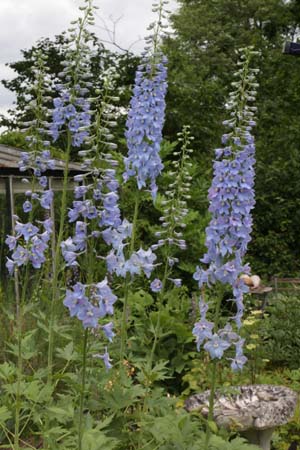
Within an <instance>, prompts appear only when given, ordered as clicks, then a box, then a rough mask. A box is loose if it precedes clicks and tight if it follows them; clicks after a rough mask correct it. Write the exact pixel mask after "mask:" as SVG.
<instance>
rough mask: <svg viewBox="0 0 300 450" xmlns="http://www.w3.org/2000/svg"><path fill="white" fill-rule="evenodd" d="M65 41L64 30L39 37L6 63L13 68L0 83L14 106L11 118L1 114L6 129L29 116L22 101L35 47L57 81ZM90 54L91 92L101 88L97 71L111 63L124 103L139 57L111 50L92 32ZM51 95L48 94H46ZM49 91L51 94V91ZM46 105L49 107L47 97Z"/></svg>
mask: <svg viewBox="0 0 300 450" xmlns="http://www.w3.org/2000/svg"><path fill="white" fill-rule="evenodd" d="M66 43H67V38H66V35H65V33H61V34H60V35H58V36H56V37H55V39H54V40H51V39H49V38H46V39H45V38H43V39H41V40H39V41H38V42H37V43H36V44H35V45H34V46H32V47H31V48H29V49H27V50H22V51H21V52H22V55H23V59H22V60H20V61H16V62H12V63H9V64H7V65H8V66H9V67H10V68H11V69H13V70H14V71H15V72H16V76H15V78H13V79H12V80H5V79H4V80H1V83H2V84H3V85H4V86H5V87H6V88H7V89H9V90H10V91H12V92H14V93H15V95H16V102H15V108H14V109H12V110H10V111H9V113H10V116H11V118H8V117H4V116H1V118H0V126H5V127H7V128H8V129H16V128H18V127H19V125H20V122H22V121H28V120H30V117H28V114H27V113H26V105H27V104H28V101H29V100H30V98H28V93H27V90H26V88H27V87H28V86H30V85H31V84H32V82H33V79H34V78H33V72H32V66H33V62H34V61H35V59H36V53H37V50H42V52H43V54H46V55H47V56H48V69H49V75H50V78H51V80H52V81H53V82H58V80H59V76H58V74H59V73H60V72H61V71H62V69H63V66H62V61H63V60H64V50H63V49H64V46H65V44H66ZM92 50H93V57H92V69H91V71H92V74H93V78H92V80H91V81H92V83H93V90H92V92H91V95H93V94H94V91H95V89H97V88H100V89H101V81H100V77H99V75H100V73H101V72H102V71H103V70H105V69H107V68H108V67H115V69H116V71H117V72H118V74H119V78H118V86H119V87H122V90H121V99H120V105H121V106H127V104H128V102H129V98H130V95H131V92H130V86H131V84H132V83H133V78H134V73H135V69H136V66H137V63H138V60H139V58H138V57H136V56H134V55H133V54H132V53H130V52H123V53H114V52H111V51H109V50H107V49H106V48H105V47H104V46H103V44H102V43H101V42H100V40H99V39H98V38H97V37H96V36H95V35H94V39H93V49H92ZM50 95H51V94H50ZM52 95H53V94H52ZM49 107H50V108H51V107H52V102H51V100H50V101H49Z"/></svg>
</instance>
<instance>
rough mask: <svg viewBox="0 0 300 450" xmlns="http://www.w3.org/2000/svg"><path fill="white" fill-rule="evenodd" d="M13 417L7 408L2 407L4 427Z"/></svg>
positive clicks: (0, 409)
mask: <svg viewBox="0 0 300 450" xmlns="http://www.w3.org/2000/svg"><path fill="white" fill-rule="evenodd" d="M11 417H12V414H11V412H10V411H9V410H8V408H7V407H6V406H0V423H2V424H3V425H4V424H5V422H6V421H7V420H8V419H10V418H11Z"/></svg>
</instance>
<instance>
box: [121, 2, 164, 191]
mask: <svg viewBox="0 0 300 450" xmlns="http://www.w3.org/2000/svg"><path fill="white" fill-rule="evenodd" d="M166 3H167V2H166V1H164V0H160V2H159V3H157V4H154V7H153V11H154V12H156V13H157V14H158V20H157V22H154V23H152V24H150V26H149V28H148V29H149V31H150V33H151V34H150V35H149V36H148V37H147V38H146V48H145V51H144V53H143V57H142V62H141V64H140V65H139V67H138V69H137V72H136V77H135V86H134V90H133V97H132V99H131V102H130V108H129V112H128V118H127V122H126V133H125V136H126V140H127V146H128V156H127V157H126V158H125V172H124V174H123V177H124V180H125V181H127V180H128V179H129V178H130V177H136V180H137V185H138V188H139V189H142V188H144V187H148V186H149V185H150V186H149V187H150V191H151V195H152V197H153V199H155V197H156V194H157V185H156V178H157V177H158V175H159V174H160V172H161V171H162V169H163V164H162V162H161V158H160V155H159V151H160V144H161V141H162V128H163V124H164V116H165V95H166V90H167V68H166V64H167V59H166V57H165V56H164V55H163V54H162V52H161V50H160V49H159V45H160V39H161V36H162V34H163V33H164V32H165V27H166V25H164V24H163V19H165V18H166V14H165V11H164V7H165V4H166Z"/></svg>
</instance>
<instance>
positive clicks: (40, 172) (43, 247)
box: [6, 51, 55, 274]
mask: <svg viewBox="0 0 300 450" xmlns="http://www.w3.org/2000/svg"><path fill="white" fill-rule="evenodd" d="M35 61H36V62H35V65H34V66H33V75H34V82H33V85H32V86H30V95H31V98H32V99H31V101H30V103H29V105H28V106H27V107H26V113H27V115H28V116H29V117H30V118H32V120H28V121H27V122H23V124H22V125H23V128H22V131H23V132H25V133H26V138H25V139H26V141H27V142H28V143H29V148H30V150H29V151H27V152H22V153H21V160H20V161H19V170H20V172H21V173H25V172H26V174H28V176H27V178H24V182H26V183H27V184H28V189H27V190H26V192H25V195H26V200H25V201H24V203H23V211H24V213H26V214H28V222H27V223H22V222H21V221H20V219H18V218H17V219H16V220H15V227H14V228H15V236H8V237H7V239H6V244H7V245H8V247H9V249H10V250H11V251H12V255H11V257H10V258H7V263H6V267H7V268H8V270H9V273H10V274H12V273H13V272H14V269H15V268H16V267H18V268H20V267H22V266H24V265H26V264H27V263H29V264H31V265H32V267H34V268H35V269H39V268H40V267H41V266H42V264H43V263H44V262H45V261H46V252H47V250H48V246H49V241H50V238H51V234H52V227H53V223H52V219H51V218H50V217H49V210H50V208H51V204H52V201H53V192H52V190H51V189H50V188H49V183H48V178H47V176H45V172H46V170H47V169H53V168H54V166H55V164H54V160H53V159H51V155H50V151H49V145H50V142H49V140H48V139H47V133H48V129H47V126H48V122H47V116H48V110H47V108H46V106H45V101H46V98H47V96H48V93H49V92H48V91H49V87H50V80H49V78H48V77H47V66H46V64H47V58H46V56H45V55H43V54H42V52H41V51H37V53H36V54H35ZM37 207H41V210H42V211H43V210H44V216H45V215H46V217H43V216H42V217H40V220H37V219H38V217H37V218H36V220H35V222H33V219H34V218H33V210H34V209H35V210H36V209H37Z"/></svg>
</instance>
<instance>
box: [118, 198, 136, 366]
mask: <svg viewBox="0 0 300 450" xmlns="http://www.w3.org/2000/svg"><path fill="white" fill-rule="evenodd" d="M138 212H139V195H138V193H137V194H136V197H135V205H134V213H133V221H132V234H131V241H130V248H129V255H132V253H133V251H134V246H135V238H136V228H137V219H138ZM129 284H130V275H129V274H127V275H126V279H125V292H124V304H123V313H122V322H121V346H120V361H122V360H123V358H124V357H125V356H126V351H125V346H126V341H127V310H128V297H129Z"/></svg>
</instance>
